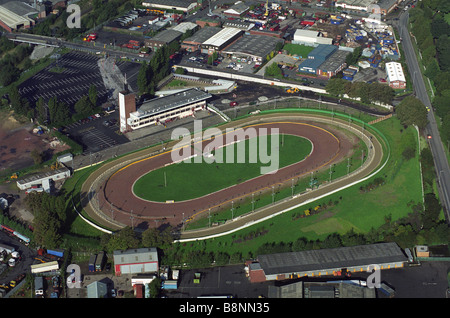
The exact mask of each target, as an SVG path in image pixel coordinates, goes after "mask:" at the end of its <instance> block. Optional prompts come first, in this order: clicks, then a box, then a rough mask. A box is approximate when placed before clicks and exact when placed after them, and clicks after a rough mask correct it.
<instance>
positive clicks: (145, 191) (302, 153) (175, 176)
mask: <svg viewBox="0 0 450 318" xmlns="http://www.w3.org/2000/svg"><path fill="white" fill-rule="evenodd" d="M260 138H264V139H265V140H267V154H268V156H269V158H271V159H273V160H275V158H276V156H273V157H271V156H272V154H271V139H272V138H270V137H269V138H267V137H265V136H262V137H257V140H254V139H253V138H251V139H247V140H245V141H242V142H245V160H244V163H239V162H238V160H237V159H238V158H237V156H238V154H241V153H242V152H239V149H240V148H241V147H239V146H238V144H239V143H235V144H234V145H228V146H226V147H224V148H222V152H223V158H224V159H223V160H222V161H223V162H222V163H216V162H214V163H207V162H204V161H203V160H202V162H201V163H195V162H193V161H195V159H193V160H191V162H190V163H189V162H188V163H186V162H180V163H174V164H171V165H169V166H166V167H163V168H160V169H156V170H153V171H151V172H149V173H147V174H145V175H143V176H142V177H141V178H139V179H138V180H137V181H136V182H135V184H134V186H133V191H134V194H135V195H136V196H138V197H140V198H143V199H145V200H150V201H158V202H166V201H171V200H173V201H175V202H178V201H185V200H190V199H194V198H197V197H201V196H204V195H207V194H209V193H212V192H216V191H219V190H221V189H224V188H227V187H230V186H233V185H236V184H239V183H242V182H244V181H247V180H250V179H253V178H256V177H258V176H260V175H261V167H269V166H271V162H270V161H269V162H263V161H261V160H260V159H261V156H260V155H259V147H258V148H257V149H258V155H257V159H258V160H257V162H256V163H249V147H250V145H251V144H252V141H257V142H258V144H259V142H260V141H261V140H259V139H260ZM277 141H278V146H276V147H275V148H274V150H275V149H279V151H278V154H279V164H278V165H275V166H274V167H275V168H276V167H279V168H282V167H286V166H288V165H291V164H294V163H296V162H299V161H301V160H303V159H305V158H306V157H307V156H308V155H309V154H310V153H311V150H312V144H311V142H310V141H309V140H307V139H305V138H301V137H297V136H293V135H279V136H278V138H277ZM229 147H234V155H235V156H234V160H231V162H230V160H227V159H226V154H227V152H228V151H229V149H228V148H229ZM192 153H193V151H192ZM263 153H265V151H264V152H263ZM214 155H216V156H217V154H215V153H214ZM217 158H218V157H217ZM217 161H219V160H217Z"/></svg>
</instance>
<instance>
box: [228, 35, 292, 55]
mask: <svg viewBox="0 0 450 318" xmlns="http://www.w3.org/2000/svg"><path fill="white" fill-rule="evenodd" d="M277 43H283V39H280V38H276V37H272V36H265V35H257V34H254V35H244V36H243V37H241V38H240V39H238V40H237V41H236V42H234V43H233V44H231V45H230V46H228V47H227V48H226V49H224V50H223V51H222V53H225V54H229V55H234V56H236V57H246V58H250V59H252V60H253V61H260V62H261V61H262V60H263V59H265V58H266V56H267V55H269V54H270V52H272V51H274V50H275V48H276V46H277Z"/></svg>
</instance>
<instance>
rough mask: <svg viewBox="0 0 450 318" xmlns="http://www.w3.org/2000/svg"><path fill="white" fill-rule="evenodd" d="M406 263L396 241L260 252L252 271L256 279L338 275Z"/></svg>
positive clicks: (398, 266) (253, 280)
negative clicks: (296, 250) (339, 273)
mask: <svg viewBox="0 0 450 318" xmlns="http://www.w3.org/2000/svg"><path fill="white" fill-rule="evenodd" d="M406 262H407V257H406V256H405V254H404V253H403V251H402V250H401V249H400V247H399V246H398V245H397V244H396V243H378V244H371V245H358V246H350V247H340V248H331V249H320V250H310V251H301V252H290V253H278V254H268V255H259V256H258V257H257V263H258V264H259V266H252V267H253V268H254V270H252V269H250V270H249V277H250V280H251V281H252V282H257V281H261V280H262V279H263V280H283V279H289V278H300V277H305V276H308V277H317V276H327V275H335V274H336V273H337V272H340V271H342V270H343V269H345V270H346V271H348V272H362V271H367V270H369V266H373V265H378V266H379V268H380V269H390V268H401V267H403V266H404V264H405V263H406ZM252 271H254V272H253V273H252ZM262 274H263V275H262ZM252 276H253V277H254V278H255V279H252Z"/></svg>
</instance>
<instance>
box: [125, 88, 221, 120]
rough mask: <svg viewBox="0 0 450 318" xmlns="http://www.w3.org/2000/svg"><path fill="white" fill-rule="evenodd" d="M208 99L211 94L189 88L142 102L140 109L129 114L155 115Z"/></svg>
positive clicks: (139, 115)
mask: <svg viewBox="0 0 450 318" xmlns="http://www.w3.org/2000/svg"><path fill="white" fill-rule="evenodd" d="M210 97H212V95H211V94H208V93H205V92H204V91H201V90H199V89H197V88H189V89H186V90H184V91H181V92H177V93H175V94H171V95H167V96H163V97H158V98H154V99H151V100H149V101H147V102H144V103H143V104H142V105H141V107H139V109H138V110H137V111H136V112H134V113H131V115H133V116H136V117H144V116H149V115H156V114H159V113H163V112H166V111H169V110H172V109H176V108H178V107H181V106H184V105H189V104H192V103H194V102H197V101H202V100H205V99H208V98H210Z"/></svg>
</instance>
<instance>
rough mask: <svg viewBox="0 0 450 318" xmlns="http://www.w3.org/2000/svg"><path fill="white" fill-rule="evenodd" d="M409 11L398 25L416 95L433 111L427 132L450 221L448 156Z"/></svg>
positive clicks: (440, 191) (430, 113) (403, 13)
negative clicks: (416, 48) (416, 47)
mask: <svg viewBox="0 0 450 318" xmlns="http://www.w3.org/2000/svg"><path fill="white" fill-rule="evenodd" d="M408 21H409V13H408V12H407V11H406V12H402V13H401V14H400V16H399V20H398V23H395V24H396V25H397V27H398V30H399V33H400V36H401V38H402V44H403V51H404V52H405V59H406V63H407V64H408V69H409V73H410V74H411V78H412V81H413V86H414V92H415V95H416V97H417V98H418V99H419V100H421V101H422V103H423V104H424V105H425V106H428V107H429V108H430V109H431V111H430V112H428V125H427V127H426V128H425V133H426V134H427V135H431V137H432V138H431V139H428V142H429V145H430V149H431V152H432V154H433V158H434V164H435V169H436V175H437V181H438V189H439V197H440V199H441V204H442V206H443V207H445V212H446V218H447V221H450V214H449V213H450V169H449V164H448V160H447V157H446V155H445V151H444V146H443V144H442V140H441V136H440V134H439V130H438V127H437V124H436V119H435V117H434V113H433V108H432V107H431V102H430V98H429V97H428V94H427V91H426V88H425V83H424V80H423V77H422V73H421V72H420V68H419V64H418V62H417V57H416V53H415V51H414V48H413V46H412V42H411V41H413V39H412V38H411V36H410V34H409V32H408V23H409V22H408Z"/></svg>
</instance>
